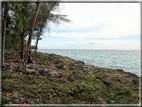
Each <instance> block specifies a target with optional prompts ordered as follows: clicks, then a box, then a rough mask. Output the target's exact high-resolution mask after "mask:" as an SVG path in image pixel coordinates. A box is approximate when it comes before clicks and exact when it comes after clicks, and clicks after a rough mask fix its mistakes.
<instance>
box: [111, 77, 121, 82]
mask: <svg viewBox="0 0 142 107" xmlns="http://www.w3.org/2000/svg"><path fill="white" fill-rule="evenodd" d="M113 80H114V81H118V82H121V80H120V79H119V78H118V77H113Z"/></svg>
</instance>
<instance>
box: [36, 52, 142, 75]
mask: <svg viewBox="0 0 142 107" xmlns="http://www.w3.org/2000/svg"><path fill="white" fill-rule="evenodd" d="M37 51H38V52H43V53H53V54H57V55H62V56H68V57H70V58H72V59H75V60H81V61H84V63H85V64H88V65H95V66H98V67H104V68H112V69H123V70H124V71H126V72H132V73H135V74H136V75H138V76H140V67H141V65H140V58H141V57H140V51H139V50H76V49H38V50H37Z"/></svg>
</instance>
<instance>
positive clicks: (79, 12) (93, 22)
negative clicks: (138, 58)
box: [32, 3, 140, 50]
mask: <svg viewBox="0 0 142 107" xmlns="http://www.w3.org/2000/svg"><path fill="white" fill-rule="evenodd" d="M60 6H61V8H62V10H61V11H60V14H65V15H68V17H67V18H68V19H70V20H72V22H71V23H63V24H62V25H59V26H58V27H57V26H55V25H54V24H52V23H51V24H50V29H51V30H50V36H49V35H48V31H47V32H44V33H43V36H42V38H43V39H42V40H40V41H39V45H38V48H39V49H105V50H107V49H109V50H110V49H113V50H139V49H140V4H139V3H60ZM32 44H34V41H33V42H32Z"/></svg>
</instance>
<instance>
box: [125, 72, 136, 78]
mask: <svg viewBox="0 0 142 107" xmlns="http://www.w3.org/2000/svg"><path fill="white" fill-rule="evenodd" d="M127 74H128V75H129V76H130V77H134V78H138V76H137V75H136V74H134V73H130V72H127Z"/></svg>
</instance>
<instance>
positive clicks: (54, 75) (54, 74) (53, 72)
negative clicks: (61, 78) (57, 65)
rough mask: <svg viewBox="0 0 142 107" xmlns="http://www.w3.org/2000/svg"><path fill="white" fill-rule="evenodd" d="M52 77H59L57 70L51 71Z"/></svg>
mask: <svg viewBox="0 0 142 107" xmlns="http://www.w3.org/2000/svg"><path fill="white" fill-rule="evenodd" d="M50 74H51V76H53V77H57V76H58V72H57V71H56V70H51V71H50Z"/></svg>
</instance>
